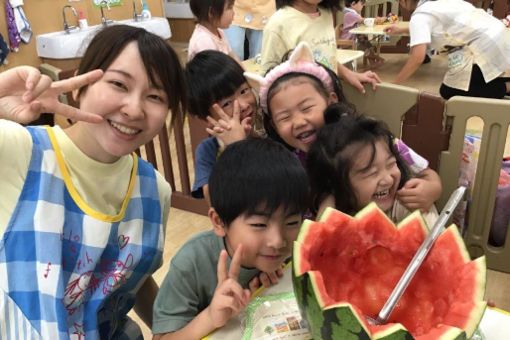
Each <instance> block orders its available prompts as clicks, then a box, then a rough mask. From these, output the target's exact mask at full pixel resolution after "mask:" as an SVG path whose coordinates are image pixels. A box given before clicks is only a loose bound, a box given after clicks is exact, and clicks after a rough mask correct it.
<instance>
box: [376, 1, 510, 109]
mask: <svg viewBox="0 0 510 340" xmlns="http://www.w3.org/2000/svg"><path fill="white" fill-rule="evenodd" d="M406 30H407V29H405V28H401V27H397V26H396V25H392V26H389V27H387V28H386V32H387V33H388V34H402V33H404V32H405V31H406ZM409 34H410V38H411V41H410V46H411V52H410V56H409V59H408V60H407V62H406V64H405V65H404V67H403V68H402V69H401V70H400V72H399V73H398V75H397V77H396V79H395V81H394V82H395V83H397V84H399V83H402V82H404V81H405V80H406V79H407V78H409V77H410V76H411V75H412V74H413V73H414V72H415V71H416V70H417V69H418V67H420V65H421V64H422V62H423V59H424V58H425V54H426V50H427V44H431V45H432V47H433V48H434V49H436V50H438V51H442V52H446V53H448V71H447V72H446V74H445V77H444V79H443V83H442V84H441V88H440V91H439V92H440V94H441V96H442V97H443V98H445V99H449V98H451V97H453V96H456V95H460V96H472V97H486V98H503V97H504V96H505V95H506V94H508V93H509V92H510V78H505V77H502V76H503V75H504V73H505V71H507V70H510V30H509V29H508V28H506V27H505V25H504V24H503V23H502V22H501V21H500V20H498V19H496V18H494V17H492V16H491V15H489V14H487V13H486V12H485V11H484V10H483V9H478V8H475V7H474V6H473V5H472V4H470V3H468V2H466V1H463V0H436V1H434V0H421V1H420V2H419V3H418V6H417V8H416V10H415V11H414V13H413V14H412V16H411V20H410V22H409Z"/></svg>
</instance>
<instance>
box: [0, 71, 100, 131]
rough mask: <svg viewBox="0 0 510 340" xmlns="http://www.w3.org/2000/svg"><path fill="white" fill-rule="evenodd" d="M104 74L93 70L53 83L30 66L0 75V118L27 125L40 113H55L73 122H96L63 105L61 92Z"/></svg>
mask: <svg viewBox="0 0 510 340" xmlns="http://www.w3.org/2000/svg"><path fill="white" fill-rule="evenodd" d="M102 75H103V71H101V70H95V71H91V72H88V73H85V74H82V75H79V76H76V77H72V78H69V79H65V80H61V81H56V82H52V80H51V79H50V78H49V77H48V76H46V75H42V74H41V73H40V72H39V70H37V69H36V68H34V67H31V66H19V67H15V68H12V69H10V70H7V71H5V72H2V73H0V118H5V119H9V120H13V121H15V122H18V123H29V122H31V121H34V120H36V119H37V118H39V116H40V114H41V113H43V112H48V113H58V114H61V115H63V116H65V117H68V118H72V119H73V120H83V121H88V122H92V123H98V122H101V121H102V120H103V118H102V117H101V116H99V115H97V114H93V113H88V112H84V111H82V110H80V109H77V108H74V107H71V106H69V105H66V104H62V103H60V102H59V101H58V96H59V95H60V94H61V93H65V92H69V91H72V90H75V89H79V88H80V87H82V86H84V85H87V84H91V83H93V82H95V81H97V80H99V79H100V78H101V77H102Z"/></svg>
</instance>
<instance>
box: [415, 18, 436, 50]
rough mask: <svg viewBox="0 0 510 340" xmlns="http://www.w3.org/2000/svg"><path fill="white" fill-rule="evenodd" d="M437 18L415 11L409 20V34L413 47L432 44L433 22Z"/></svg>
mask: <svg viewBox="0 0 510 340" xmlns="http://www.w3.org/2000/svg"><path fill="white" fill-rule="evenodd" d="M434 20H435V19H434V18H433V17H432V16H431V15H427V14H422V13H415V14H413V16H412V17H411V21H410V22H409V35H410V36H411V38H410V43H409V45H410V46H411V47H413V46H416V45H421V44H430V42H431V41H432V27H433V26H432V24H433V21H434Z"/></svg>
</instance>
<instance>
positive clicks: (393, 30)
mask: <svg viewBox="0 0 510 340" xmlns="http://www.w3.org/2000/svg"><path fill="white" fill-rule="evenodd" d="M383 31H384V33H386V34H388V35H402V34H408V33H409V28H405V27H399V26H398V25H397V24H391V25H389V26H387V27H385V28H384V30H383Z"/></svg>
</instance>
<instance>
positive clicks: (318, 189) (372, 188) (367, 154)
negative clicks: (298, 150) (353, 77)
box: [307, 104, 438, 226]
mask: <svg viewBox="0 0 510 340" xmlns="http://www.w3.org/2000/svg"><path fill="white" fill-rule="evenodd" d="M342 114H343V109H342V107H341V106H339V105H335V104H333V105H331V106H330V107H329V108H328V109H327V111H326V115H327V116H341V115H342ZM307 172H308V175H309V178H310V183H311V188H312V197H313V201H314V208H315V209H317V210H318V211H319V214H320V213H321V212H322V211H324V209H325V208H326V207H327V206H330V207H334V208H335V209H338V210H340V211H343V212H345V213H347V214H351V215H353V214H355V213H356V212H358V211H359V210H361V209H362V208H363V207H365V206H366V205H367V204H368V203H370V202H375V203H376V204H377V205H378V207H379V208H380V209H381V210H383V211H385V212H386V213H387V215H388V216H389V217H390V218H391V219H392V220H393V221H394V222H400V221H401V220H403V219H404V218H405V217H406V216H407V215H409V214H410V211H409V210H408V209H406V208H405V207H404V206H403V205H402V204H401V203H400V202H399V200H398V197H397V193H398V190H399V189H401V188H402V187H403V186H404V184H405V183H406V182H407V181H408V180H409V179H410V171H409V169H408V167H407V165H406V163H405V162H404V160H403V159H402V157H401V155H400V153H399V151H398V150H397V148H396V147H395V144H394V137H393V136H392V135H391V133H390V131H389V130H388V128H387V127H386V126H385V124H384V123H382V122H381V121H378V120H375V119H372V118H368V117H364V116H347V115H345V116H342V118H341V119H340V120H339V121H337V122H335V123H332V124H328V125H326V126H324V127H323V128H322V129H321V130H320V131H319V133H318V135H317V140H316V141H315V142H314V143H313V145H312V147H311V148H310V151H309V153H308V162H307ZM437 216H438V215H437V211H436V209H435V207H432V209H430V210H429V212H427V213H426V214H424V215H423V217H424V218H425V220H426V221H427V224H428V225H429V226H432V225H433V224H434V222H435V220H436V219H437Z"/></svg>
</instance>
